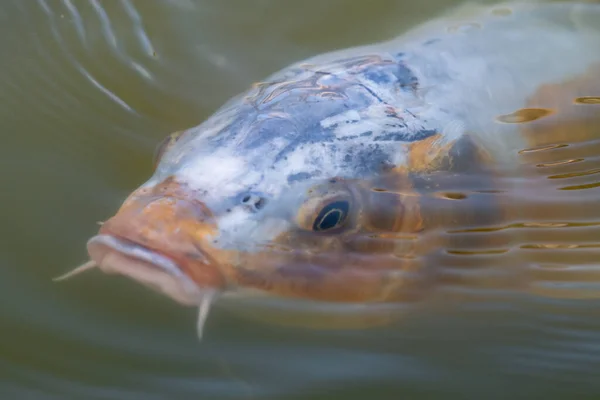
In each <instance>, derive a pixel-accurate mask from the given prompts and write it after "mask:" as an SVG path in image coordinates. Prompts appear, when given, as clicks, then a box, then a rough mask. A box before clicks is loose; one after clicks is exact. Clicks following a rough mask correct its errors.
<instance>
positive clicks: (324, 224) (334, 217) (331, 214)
mask: <svg viewBox="0 0 600 400" xmlns="http://www.w3.org/2000/svg"><path fill="white" fill-rule="evenodd" d="M349 209H350V204H349V203H348V202H347V201H334V202H333V203H329V204H328V205H326V206H325V207H323V209H322V210H321V212H319V215H318V216H317V218H316V219H315V223H314V225H313V230H315V231H327V230H330V229H333V228H337V227H338V226H340V225H341V224H342V223H343V222H344V221H345V219H346V217H347V215H348V210H349Z"/></svg>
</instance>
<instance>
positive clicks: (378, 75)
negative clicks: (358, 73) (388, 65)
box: [365, 69, 391, 85]
mask: <svg viewBox="0 0 600 400" xmlns="http://www.w3.org/2000/svg"><path fill="white" fill-rule="evenodd" d="M365 78H367V79H368V80H370V81H372V82H375V83H377V84H378V85H384V84H386V83H390V80H391V79H390V76H389V74H388V73H387V72H386V71H382V70H381V69H377V70H368V71H367V72H365Z"/></svg>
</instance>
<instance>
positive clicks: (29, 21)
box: [0, 0, 600, 400]
mask: <svg viewBox="0 0 600 400" xmlns="http://www.w3.org/2000/svg"><path fill="white" fill-rule="evenodd" d="M451 4H453V3H452V2H450V1H447V0H444V1H441V0H435V1H426V2H413V1H392V0H371V1H368V2H367V1H358V0H356V1H351V0H303V1H298V0H297V1H291V0H285V1H283V0H237V1H233V0H204V1H200V0H179V1H158V0H147V1H146V0H143V1H142V0H129V1H127V0H123V1H115V0H97V1H92V0H70V1H67V0H63V1H59V0H45V1H42V0H39V1H34V0H5V1H3V2H2V3H0V32H1V34H0V52H1V56H0V131H1V132H2V137H3V139H4V140H3V144H2V146H0V166H1V168H0V182H1V183H2V186H3V188H2V203H1V205H2V209H1V211H0V220H1V221H2V224H1V226H2V231H1V232H2V233H1V235H2V240H1V242H0V300H1V302H2V306H1V307H0V332H1V340H0V399H2V400H4V399H89V400H92V399H144V400H154V399H332V398H336V399H400V398H402V399H413V398H414V399H430V398H444V399H491V398H494V399H495V398H498V399H500V398H536V399H537V398H543V399H563V398H567V396H571V397H574V398H590V399H592V398H600V381H599V380H598V379H597V378H598V374H599V372H598V371H600V319H599V316H600V315H599V313H598V302H592V301H591V302H576V301H573V302H569V301H559V300H552V301H550V300H544V301H538V302H536V301H531V302H528V303H527V304H526V305H521V306H519V305H517V304H516V303H514V302H510V301H509V302H502V301H498V302H497V303H494V302H491V304H488V306H487V307H486V308H484V309H481V308H477V307H469V308H461V307H458V308H455V309H453V310H452V311H451V312H447V311H444V312H435V311H431V312H429V313H426V314H422V315H418V316H416V317H414V318H411V319H410V320H407V321H405V323H402V324H400V325H395V326H390V327H387V328H382V329H375V330H367V331H314V330H308V329H300V328H291V327H285V326H277V325H273V324H266V323H262V322H260V321H256V320H248V319H244V318H243V317H242V316H240V315H237V314H235V313H230V312H227V311H225V310H218V309H217V310H216V311H215V312H213V313H212V314H211V316H210V319H209V322H208V325H207V331H206V334H205V337H204V339H203V341H202V343H198V340H197V338H196V336H195V328H194V324H195V313H196V312H195V310H192V309H185V308H181V307H179V306H177V305H175V304H173V303H172V302H171V301H169V300H168V299H165V298H163V297H161V296H159V295H157V294H155V293H153V292H150V291H148V290H146V289H144V288H142V287H140V286H139V285H136V284H133V283H132V282H130V281H127V280H124V279H119V278H114V277H110V276H106V275H102V274H101V273H99V272H91V273H88V274H85V275H82V276H81V277H79V278H77V279H76V280H73V281H70V282H66V283H61V284H56V283H53V282H51V278H52V277H54V276H57V275H59V274H61V273H63V272H65V271H66V270H67V269H69V268H71V267H73V266H75V265H77V264H79V263H81V262H82V261H85V259H86V253H85V242H86V241H87V239H88V237H89V236H91V235H93V234H94V233H95V232H96V231H97V225H96V223H95V222H96V221H99V220H103V219H105V218H107V217H108V216H110V215H111V214H112V213H113V212H114V211H115V210H116V209H117V207H118V206H119V205H120V203H121V202H122V200H123V199H124V197H125V196H126V195H127V194H128V193H129V192H130V190H132V189H134V188H135V187H136V186H137V185H139V184H140V183H141V182H143V181H144V180H145V179H146V178H147V177H148V176H149V175H150V174H151V169H152V153H153V150H154V146H155V145H156V144H157V143H158V142H159V141H160V139H162V138H163V137H164V136H165V135H166V134H167V133H169V132H172V131H176V130H179V129H182V128H186V127H189V126H193V125H197V124H198V123H200V122H201V121H202V120H203V119H204V118H206V117H207V116H208V115H210V114H211V113H212V112H213V111H214V110H215V109H216V108H217V107H218V106H219V105H221V104H222V103H223V102H224V101H225V100H226V99H227V98H229V97H230V96H232V95H233V94H236V93H238V92H239V91H242V90H244V89H245V88H246V87H247V86H248V85H250V84H251V83H252V82H254V81H256V80H260V79H261V78H263V77H264V76H266V75H268V74H269V73H271V72H273V71H275V70H277V69H279V68H280V67H283V66H284V65H286V64H288V63H290V62H292V61H296V60H299V59H302V58H305V57H308V56H311V55H314V54H316V53H319V52H322V51H326V50H330V49H334V48H339V47H346V46H352V45H357V44H362V43H368V42H371V41H374V40H379V39H385V38H388V37H390V36H394V35H396V34H398V33H400V32H401V31H402V30H404V29H406V28H408V27H410V26H412V25H414V24H417V23H418V22H420V21H423V20H425V19H426V18H428V17H429V16H432V15H433V14H436V13H438V12H440V10H442V9H443V8H444V7H447V6H450V5H451ZM592 214H593V211H590V215H589V216H588V218H589V219H590V220H592V219H594V218H598V215H597V213H596V215H592ZM596 237H597V233H596ZM596 254H598V253H596Z"/></svg>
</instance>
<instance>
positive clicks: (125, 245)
mask: <svg viewBox="0 0 600 400" xmlns="http://www.w3.org/2000/svg"><path fill="white" fill-rule="evenodd" d="M87 249H88V253H89V255H90V258H91V259H92V260H93V261H95V262H96V264H97V265H98V267H99V268H100V269H101V270H102V271H104V272H105V273H108V274H121V275H125V276H127V277H129V278H131V279H133V280H135V281H137V282H139V283H142V284H144V285H145V286H148V287H150V288H152V289H154V290H157V291H159V292H162V293H164V294H166V295H167V296H168V297H171V298H172V299H173V300H175V301H177V302H179V303H181V304H184V305H194V306H195V305H198V304H199V303H200V302H201V299H202V296H203V294H205V293H206V291H208V290H211V289H209V288H201V287H200V286H198V285H197V284H196V283H195V282H194V281H192V279H190V278H189V277H188V276H187V275H186V274H185V273H184V272H183V271H182V270H181V269H180V267H179V266H178V265H177V263H176V262H175V261H173V260H172V259H170V258H169V257H167V256H165V255H162V254H160V253H158V252H156V251H155V250H152V249H150V248H147V247H145V246H143V245H140V244H138V243H136V242H133V241H130V240H127V239H123V238H120V237H118V236H114V235H110V234H99V235H96V236H94V237H92V238H91V239H89V240H88V242H87ZM107 259H108V260H107ZM107 261H108V262H107Z"/></svg>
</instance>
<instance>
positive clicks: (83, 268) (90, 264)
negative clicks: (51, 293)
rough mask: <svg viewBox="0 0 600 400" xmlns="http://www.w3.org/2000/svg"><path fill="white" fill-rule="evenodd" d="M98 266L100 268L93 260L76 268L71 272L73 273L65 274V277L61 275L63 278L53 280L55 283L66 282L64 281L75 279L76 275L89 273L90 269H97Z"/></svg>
mask: <svg viewBox="0 0 600 400" xmlns="http://www.w3.org/2000/svg"><path fill="white" fill-rule="evenodd" d="M97 266H98V265H97V264H96V262H95V261H92V260H90V261H88V262H86V263H84V264H82V265H80V266H79V267H77V268H75V269H73V270H71V271H69V272H67V273H66V274H63V275H61V276H58V277H56V278H53V279H52V280H53V281H54V282H60V281H64V280H66V279H69V278H72V277H74V276H75V275H79V274H81V273H82V272H85V271H88V270H90V269H92V268H96V267H97Z"/></svg>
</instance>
